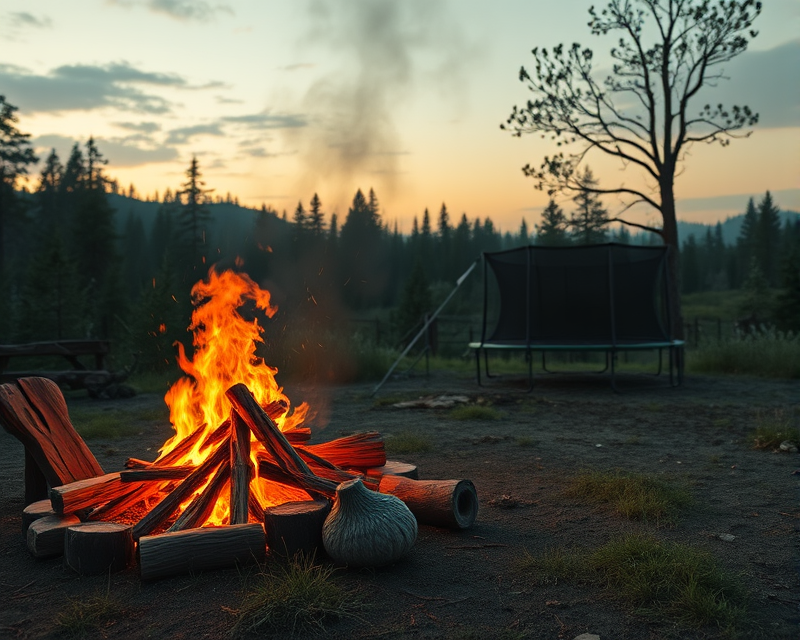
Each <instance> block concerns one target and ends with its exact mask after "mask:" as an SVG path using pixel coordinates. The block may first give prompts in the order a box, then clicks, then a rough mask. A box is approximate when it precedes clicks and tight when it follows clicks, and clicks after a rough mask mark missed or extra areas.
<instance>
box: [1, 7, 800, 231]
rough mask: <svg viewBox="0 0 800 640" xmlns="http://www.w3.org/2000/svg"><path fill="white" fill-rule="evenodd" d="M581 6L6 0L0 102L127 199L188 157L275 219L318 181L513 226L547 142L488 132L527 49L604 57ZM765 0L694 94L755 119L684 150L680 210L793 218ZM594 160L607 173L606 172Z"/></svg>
mask: <svg viewBox="0 0 800 640" xmlns="http://www.w3.org/2000/svg"><path fill="white" fill-rule="evenodd" d="M591 4H592V1H591V0H586V1H584V0H560V1H559V2H553V1H548V0H527V1H518V0H503V1H502V2H489V1H488V0H449V1H445V0H442V1H436V0H402V1H400V0H395V1H390V0H327V1H326V0H293V1H291V2H289V1H288V0H283V1H272V0H259V1H255V0H251V1H245V0H232V1H227V2H226V1H225V0H220V1H219V2H214V1H211V2H205V1H196V2H193V1H190V0H105V1H103V0H74V1H73V2H64V1H63V0H4V1H3V3H2V8H0V42H2V48H0V94H3V95H5V96H6V100H7V101H8V102H10V103H11V104H13V105H16V106H18V107H19V114H18V115H19V117H20V122H19V125H18V126H19V128H20V129H21V130H22V131H24V132H27V133H30V134H32V141H33V143H34V145H35V147H36V149H37V151H38V152H39V153H40V155H41V156H44V155H45V154H46V153H47V152H48V150H49V149H50V148H53V147H54V148H55V149H56V150H57V151H58V153H59V155H60V156H61V158H62V161H65V160H66V157H67V156H68V153H69V149H70V147H71V146H72V144H73V143H74V142H75V141H80V142H83V141H85V140H86V139H87V138H88V137H89V136H90V135H92V136H94V137H95V139H96V141H97V143H98V147H99V148H100V151H101V152H102V153H103V154H104V155H105V156H106V157H107V158H108V160H109V165H108V173H109V174H110V175H111V176H113V177H116V178H117V179H118V180H119V181H120V182H121V183H122V184H123V185H126V186H127V185H128V184H129V183H133V184H135V185H136V188H137V190H138V191H139V193H140V194H152V193H153V192H154V191H156V190H158V192H159V193H163V191H164V190H165V189H166V188H167V187H169V188H171V189H173V190H175V188H176V187H178V186H179V185H180V184H181V182H182V181H183V180H184V171H185V170H186V168H187V167H188V165H189V162H190V160H191V158H192V155H196V156H197V157H198V159H199V162H200V168H201V171H202V172H203V174H204V179H205V181H206V184H207V186H208V187H209V188H213V189H215V193H218V194H222V195H224V194H225V193H226V192H231V193H232V194H234V195H237V196H238V197H239V199H240V202H241V203H242V204H246V205H249V206H260V205H261V203H262V202H263V203H266V204H267V205H271V206H272V207H274V208H276V209H277V210H279V211H281V210H283V209H287V210H288V211H289V214H290V215H291V212H292V210H293V209H294V207H295V206H296V205H297V202H298V200H302V201H303V202H304V203H305V204H306V206H307V204H308V201H309V199H310V198H311V196H312V194H313V193H314V192H317V193H319V196H320V198H321V199H322V202H323V208H324V209H325V211H326V212H327V213H330V212H332V211H338V213H339V214H340V215H344V214H346V212H347V205H348V204H349V202H350V200H351V199H352V196H353V193H354V192H355V190H356V189H357V188H359V187H360V188H362V189H364V190H365V191H366V190H368V189H369V188H370V187H373V188H374V189H375V191H376V193H377V195H378V198H379V200H380V202H381V205H382V210H383V215H384V218H385V219H386V220H387V221H390V222H392V221H394V220H397V221H398V223H399V225H400V229H401V230H403V231H405V232H408V231H409V230H410V228H411V219H412V218H413V216H415V215H416V216H421V215H422V212H423V210H424V209H425V207H428V208H429V209H430V210H431V213H432V214H433V215H436V214H437V213H438V211H439V208H440V207H441V204H442V202H445V203H446V204H447V206H448V209H449V211H450V214H451V217H452V218H453V219H454V220H455V219H457V218H458V217H460V216H461V213H462V212H465V213H466V214H467V216H468V217H469V218H474V217H476V216H480V217H481V218H483V217H485V216H490V217H491V218H492V219H493V220H494V221H495V223H496V224H498V225H499V226H500V227H501V228H502V229H503V230H516V229H518V228H519V224H520V221H521V220H522V218H523V217H524V218H525V219H526V220H527V221H528V224H529V225H533V224H535V223H536V222H538V219H539V212H540V211H541V209H542V207H543V205H544V204H545V200H546V196H545V195H544V194H542V193H541V192H538V191H535V190H534V189H533V183H532V182H531V181H530V180H529V179H526V178H525V177H524V176H523V175H522V172H521V170H520V167H521V166H522V165H524V164H525V163H527V162H531V163H532V164H537V165H538V163H539V162H540V161H541V159H542V157H543V156H544V155H546V154H548V153H551V152H552V150H553V149H552V148H551V147H550V146H549V145H548V143H546V142H545V141H543V140H541V139H539V138H538V137H534V136H528V137H523V138H521V139H517V138H513V137H511V136H510V135H508V134H507V133H505V132H502V131H500V130H499V124H500V123H501V122H503V121H504V120H505V118H506V117H507V116H508V114H509V113H510V111H511V108H512V106H513V105H515V104H522V103H524V102H525V101H526V100H527V99H528V97H529V95H530V94H528V92H527V91H526V89H525V87H524V86H523V85H522V83H520V82H519V81H518V72H519V68H520V66H521V65H530V63H531V62H532V56H531V54H530V50H531V49H532V48H533V47H535V46H539V47H542V46H546V47H551V46H554V45H557V44H559V43H560V42H564V43H567V44H570V43H572V42H575V41H577V42H581V43H582V44H584V45H589V46H592V47H593V48H594V50H595V53H596V56H595V61H596V67H598V68H603V67H604V66H608V57H607V50H608V48H609V42H608V41H604V40H601V39H599V38H595V37H593V36H592V35H591V34H590V33H589V30H588V28H587V26H586V23H587V20H588V16H587V9H588V7H589V6H590V5H591ZM597 4H602V3H601V2H598V3H597ZM764 5H765V6H764V11H763V13H762V15H761V17H760V18H759V19H758V21H757V23H756V28H757V29H758V30H759V32H760V35H759V36H758V37H757V38H756V40H755V42H754V43H753V44H752V45H751V47H750V49H749V50H748V52H746V53H745V54H744V55H742V56H740V57H739V58H737V59H736V60H735V61H733V62H732V63H730V64H729V65H728V67H726V69H725V70H726V73H727V75H729V76H730V78H731V80H730V81H727V82H723V83H721V84H720V86H719V87H717V88H716V89H713V90H709V91H708V92H707V93H706V94H705V96H704V97H701V98H700V100H701V102H699V103H698V104H697V105H696V109H698V110H699V108H700V106H702V104H704V103H705V101H711V102H714V103H716V102H723V103H726V104H747V105H749V106H750V107H751V108H753V109H754V110H755V111H758V112H759V113H760V115H761V121H760V123H759V125H758V126H757V127H755V129H754V131H753V134H752V136H751V137H750V138H748V139H746V140H737V141H734V142H732V144H731V145H730V147H728V148H726V149H722V148H720V147H719V146H714V147H709V146H702V147H695V148H694V149H693V151H692V153H691V155H690V157H689V158H688V160H687V162H686V164H685V171H684V172H683V173H682V175H681V176H680V177H679V179H678V182H677V195H678V198H679V216H680V217H681V218H682V219H684V220H687V221H698V222H713V221H716V220H719V219H724V218H725V217H727V216H729V215H735V214H737V213H740V212H741V211H743V209H744V206H745V203H746V201H747V198H748V197H749V196H750V195H754V196H756V197H760V196H761V195H763V193H764V192H765V191H766V190H770V191H771V192H772V193H773V195H774V196H775V199H776V201H777V203H778V204H779V206H781V208H783V209H793V210H800V39H798V36H797V34H798V33H800V2H798V0H767V1H766V2H764ZM592 168H593V169H594V171H595V174H597V175H599V176H600V177H601V178H603V179H607V180H619V171H620V169H619V167H617V166H616V165H611V164H608V163H605V164H603V163H600V162H597V163H596V164H593V165H592ZM626 179H630V178H628V176H626ZM607 204H608V205H609V208H610V209H611V210H612V211H613V210H614V207H616V206H617V203H615V202H611V201H610V202H608V203H607ZM566 208H567V210H569V204H567V206H566ZM641 219H642V220H645V219H649V220H652V221H655V220H656V218H655V217H654V216H653V215H652V214H650V215H649V216H648V215H647V214H641Z"/></svg>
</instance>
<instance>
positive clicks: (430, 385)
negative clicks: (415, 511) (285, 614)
mask: <svg viewBox="0 0 800 640" xmlns="http://www.w3.org/2000/svg"><path fill="white" fill-rule="evenodd" d="M619 386H620V388H621V390H622V393H621V394H614V393H613V392H612V391H611V390H610V388H609V386H608V378H606V377H603V376H593V377H581V376H566V375H562V376H558V375H557V376H540V377H539V378H538V379H537V386H536V388H535V389H534V391H533V392H531V393H526V392H525V390H524V388H523V386H522V385H520V384H517V383H515V382H514V381H498V382H495V381H492V384H491V385H490V386H487V387H483V388H480V387H478V386H476V384H475V382H474V380H473V379H471V378H469V377H466V376H464V375H461V374H448V373H437V374H435V375H432V377H430V378H428V379H426V378H424V377H416V378H412V379H406V380H401V381H390V382H389V383H388V384H387V385H386V386H385V387H384V388H383V389H382V390H381V391H380V393H379V395H378V397H383V398H386V397H387V396H390V397H396V398H398V399H409V398H413V397H418V396H423V395H429V394H442V393H448V394H466V395H468V396H469V397H470V398H471V400H472V401H478V400H479V399H480V400H481V401H482V402H486V403H490V404H491V405H492V406H493V407H494V408H496V409H497V410H498V411H499V412H500V414H501V416H500V418H499V419H496V420H483V421H481V420H468V421H458V420H454V419H452V418H451V417H450V416H449V411H448V410H447V409H438V410H435V409H396V408H392V407H391V406H388V405H386V406H384V405H381V404H379V403H376V401H375V399H374V398H372V397H370V392H371V389H372V387H371V385H352V386H346V387H336V388H324V389H319V388H317V389H308V388H299V387H298V388H287V394H288V395H289V397H290V398H291V400H292V402H293V403H298V402H299V401H301V400H307V401H308V402H309V403H310V404H311V405H312V407H314V408H315V409H317V410H318V418H317V419H316V422H317V424H318V425H324V428H319V429H317V430H315V435H314V441H324V440H328V439H332V438H335V437H339V436H340V435H341V434H343V433H350V432H353V431H360V430H372V429H375V430H378V431H380V432H382V433H383V434H384V435H385V436H386V437H387V439H390V438H391V437H392V436H393V435H395V434H398V433H401V432H405V431H409V430H411V431H417V432H423V433H425V434H427V436H428V438H429V439H430V442H431V445H432V446H431V448H430V450H429V451H426V452H424V453H412V454H406V455H404V456H402V459H404V460H405V461H407V462H411V463H414V464H416V465H417V466H418V468H419V473H420V478H421V479H433V478H442V479H445V478H468V479H471V480H472V481H473V482H474V483H475V486H476V488H477V491H478V495H479V501H480V510H479V513H478V517H477V521H476V522H475V525H474V527H473V528H471V529H469V530H466V531H461V532H452V531H445V530H439V529H434V528H430V527H425V526H422V527H420V531H419V537H418V540H417V543H416V546H415V547H414V549H413V551H412V552H411V554H410V555H409V556H408V557H407V558H405V559H403V560H401V561H400V562H398V563H397V564H395V565H394V566H391V567H387V568H383V569H380V570H372V571H366V570H361V571H342V572H341V574H340V577H341V579H342V580H343V581H344V583H345V584H346V585H347V586H348V587H349V588H352V589H355V590H357V591H358V592H359V593H360V594H361V595H362V596H363V597H364V599H365V602H366V603H367V604H368V607H367V608H366V609H365V610H364V613H363V615H362V616H361V618H360V619H352V620H351V619H345V620H341V621H338V622H334V623H332V624H330V625H329V626H327V627H326V632H325V637H331V638H350V639H358V638H390V639H399V638H473V637H474V638H478V637H482V638H483V637H485V638H495V637H502V638H515V637H525V638H547V639H551V638H552V639H555V638H566V639H568V640H572V639H573V638H575V637H576V636H578V635H580V634H582V633H592V634H597V635H598V636H599V637H600V638H602V640H625V639H640V638H641V639H647V640H656V639H667V638H670V639H672V638H706V637H709V638H713V637H717V636H718V635H719V633H718V631H717V630H715V629H686V628H681V627H679V626H675V625H673V624H670V623H669V622H665V621H660V622H659V621H653V620H651V619H648V618H645V617H642V616H640V615H637V614H635V613H633V612H632V611H630V610H629V609H626V608H625V607H624V605H623V604H621V603H618V602H615V601H613V600H612V599H611V598H610V597H609V595H608V593H607V592H606V591H604V590H603V589H602V588H600V587H595V586H587V585H581V584H574V583H570V582H563V581H562V582H558V583H557V584H548V585H542V586H540V585H538V584H537V583H536V581H535V580H534V576H531V575H529V574H528V573H526V572H525V571H522V570H521V569H520V567H519V561H520V559H521V558H523V557H524V554H525V553H526V552H528V553H530V554H534V555H535V554H538V553H541V552H543V551H544V550H546V549H548V548H551V547H554V546H559V545H568V546H575V547H585V548H593V547H597V546H599V545H601V544H603V543H604V542H606V541H608V540H609V539H610V538H611V537H613V536H615V535H617V534H619V533H621V532H629V531H647V532H651V533H653V534H654V535H655V536H657V537H658V538H659V539H663V540H670V541H679V542H683V543H688V544H691V545H695V546H697V547H700V548H702V549H706V550H708V551H709V552H711V553H712V554H713V555H714V556H715V557H716V558H717V559H718V560H719V562H720V563H721V564H722V565H723V566H724V567H725V568H727V569H728V570H730V571H731V572H734V573H735V574H738V575H739V579H740V580H741V581H742V583H743V584H744V585H745V586H746V588H747V589H748V591H749V594H750V600H749V602H750V609H749V610H750V614H749V621H748V624H747V625H746V626H745V627H743V628H742V629H740V632H741V635H742V636H743V637H748V638H749V637H758V638H798V637H800V608H799V607H800V580H799V579H798V559H799V558H800V555H799V554H798V550H799V549H800V538H799V537H798V531H799V530H800V506H799V505H798V497H800V496H799V495H798V488H800V457H798V455H797V454H789V453H772V452H765V451H756V450H753V449H752V448H751V447H750V444H751V441H750V439H749V436H750V434H751V433H752V431H753V429H754V426H755V421H756V418H757V416H758V415H759V413H762V414H765V413H768V412H773V411H775V410H779V411H783V412H794V415H795V416H797V412H798V411H800V385H798V384H797V382H776V381H765V380H754V379H742V378H717V377H700V376H689V377H688V378H687V379H686V382H685V385H684V386H683V387H681V388H677V389H673V388H670V387H669V386H668V385H667V383H666V381H665V380H664V379H663V378H660V379H653V378H652V377H647V376H643V375H630V376H622V377H620V380H619ZM69 403H70V408H71V410H76V411H78V412H80V411H88V410H98V411H103V410H120V409H122V410H130V412H131V414H132V415H142V414H143V412H142V410H143V409H145V410H147V409H148V408H150V407H155V408H158V407H160V406H161V405H162V403H163V400H162V398H161V397H160V396H156V395H154V394H143V395H140V396H137V397H136V398H133V399H129V400H115V401H98V400H90V399H88V398H85V397H83V396H81V397H72V398H70V399H69ZM151 414H152V411H151ZM145 415H146V412H145ZM169 435H170V428H169V425H168V424H165V422H164V421H163V420H143V421H142V422H141V433H140V434H139V435H136V436H134V437H126V438H121V439H115V440H107V441H106V440H90V441H89V443H88V444H89V446H90V448H91V449H92V451H93V452H94V454H95V455H96V456H97V458H98V460H99V461H100V463H101V464H102V465H103V467H104V468H105V469H106V470H107V471H112V470H118V469H121V468H122V465H123V463H124V461H125V460H126V458H128V457H129V456H133V457H138V458H144V459H153V458H154V457H155V455H156V451H157V449H158V447H159V446H160V445H161V444H162V443H163V442H164V441H165V439H166V438H167V437H169ZM584 469H597V470H613V469H620V470H623V471H630V472H639V473H647V474H654V475H657V476H660V477H662V478H663V479H665V480H668V481H670V482H674V483H676V484H679V485H684V486H687V487H689V490H690V492H691V494H692V496H693V505H692V506H690V507H689V508H687V509H686V510H685V511H684V512H682V514H681V516H680V518H679V520H678V522H677V524H676V525H674V526H671V527H667V526H661V527H658V526H656V525H654V524H643V523H639V522H632V521H628V520H625V519H623V518H621V517H619V516H615V515H612V514H609V513H608V512H606V511H603V510H600V509H596V508H594V507H587V506H586V505H583V504H579V503H578V502H576V501H574V500H570V499H567V498H565V497H564V495H563V491H564V489H565V487H566V486H567V483H568V482H569V480H570V478H572V477H573V475H574V474H575V473H576V472H578V471H580V470H584ZM22 496H23V449H22V445H20V444H19V442H17V441H16V440H15V439H14V438H13V437H11V436H10V435H8V434H7V433H5V432H4V431H0V588H2V594H3V604H2V605H0V638H47V637H51V636H52V637H56V636H58V635H59V630H58V627H57V625H56V618H57V616H58V614H59V613H60V612H61V611H62V610H63V609H64V607H65V606H66V605H67V604H68V603H69V601H70V599H82V598H88V597H90V596H95V595H99V594H104V593H106V592H107V591H110V592H111V593H112V594H113V595H114V596H115V597H117V598H118V601H119V602H120V603H121V610H120V612H119V613H118V614H117V615H115V616H113V617H112V619H110V620H108V621H106V622H104V623H103V625H102V626H101V628H100V629H99V630H97V631H95V632H92V633H90V634H89V637H102V638H126V639H128V638H133V639H137V638H170V639H171V640H179V639H180V638H192V639H196V638H220V637H225V636H226V635H227V634H228V633H229V631H230V629H231V627H232V625H233V620H234V619H233V616H232V614H231V611H233V610H236V608H237V607H238V606H239V605H240V603H241V599H242V588H243V584H244V583H245V581H246V573H247V570H246V569H239V570H237V569H231V570H224V571H215V572H209V573H205V574H201V575H193V576H183V577H176V578H172V579H167V580H162V581H158V582H153V583H143V582H142V581H141V580H140V579H139V577H138V575H137V573H136V570H135V569H131V570H128V571H125V572H122V573H118V574H114V575H112V576H111V577H110V578H109V577H108V576H105V577H80V576H78V575H77V574H75V573H73V572H72V571H71V570H70V569H68V568H65V567H64V566H63V564H62V561H61V560H60V559H52V560H44V561H37V560H35V559H33V558H32V557H31V556H30V555H29V553H28V552H27V550H26V547H25V543H24V541H23V538H22V536H21V520H20V514H21V511H22V509H23V507H24V504H23V499H22ZM720 534H731V535H732V536H734V539H733V540H732V541H724V540H722V539H720V537H719V536H720ZM251 570H252V569H251Z"/></svg>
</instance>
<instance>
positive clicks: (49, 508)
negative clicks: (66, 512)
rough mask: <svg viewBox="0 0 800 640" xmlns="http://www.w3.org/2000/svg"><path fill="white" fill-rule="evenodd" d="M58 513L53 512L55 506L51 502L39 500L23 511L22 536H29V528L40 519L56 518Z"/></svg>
mask: <svg viewBox="0 0 800 640" xmlns="http://www.w3.org/2000/svg"><path fill="white" fill-rule="evenodd" d="M54 515H56V512H55V511H53V505H52V504H51V503H50V500H37V501H36V502H31V503H30V504H29V505H28V506H27V507H25V508H24V509H23V510H22V535H23V537H24V536H27V535H28V527H30V526H31V524H33V523H34V522H36V521H37V520H38V519H39V518H46V517H47V516H54Z"/></svg>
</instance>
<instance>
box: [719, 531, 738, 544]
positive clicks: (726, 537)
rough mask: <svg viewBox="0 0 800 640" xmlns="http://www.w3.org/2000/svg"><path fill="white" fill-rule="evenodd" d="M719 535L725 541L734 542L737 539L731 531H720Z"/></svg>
mask: <svg viewBox="0 0 800 640" xmlns="http://www.w3.org/2000/svg"><path fill="white" fill-rule="evenodd" d="M717 537H718V538H719V539H720V540H722V541H723V542H733V541H734V540H736V536H734V535H731V534H730V533H720V534H719V535H718V536H717Z"/></svg>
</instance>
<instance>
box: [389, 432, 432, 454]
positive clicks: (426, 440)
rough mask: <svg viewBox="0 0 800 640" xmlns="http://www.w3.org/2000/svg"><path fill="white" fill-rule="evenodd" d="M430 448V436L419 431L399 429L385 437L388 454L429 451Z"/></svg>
mask: <svg viewBox="0 0 800 640" xmlns="http://www.w3.org/2000/svg"><path fill="white" fill-rule="evenodd" d="M430 449H431V439H430V437H428V436H427V435H426V434H424V433H420V432H419V431H401V432H400V433H397V434H395V435H393V436H391V437H387V438H386V453H388V454H390V455H395V454H404V453H422V452H424V451H430Z"/></svg>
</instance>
